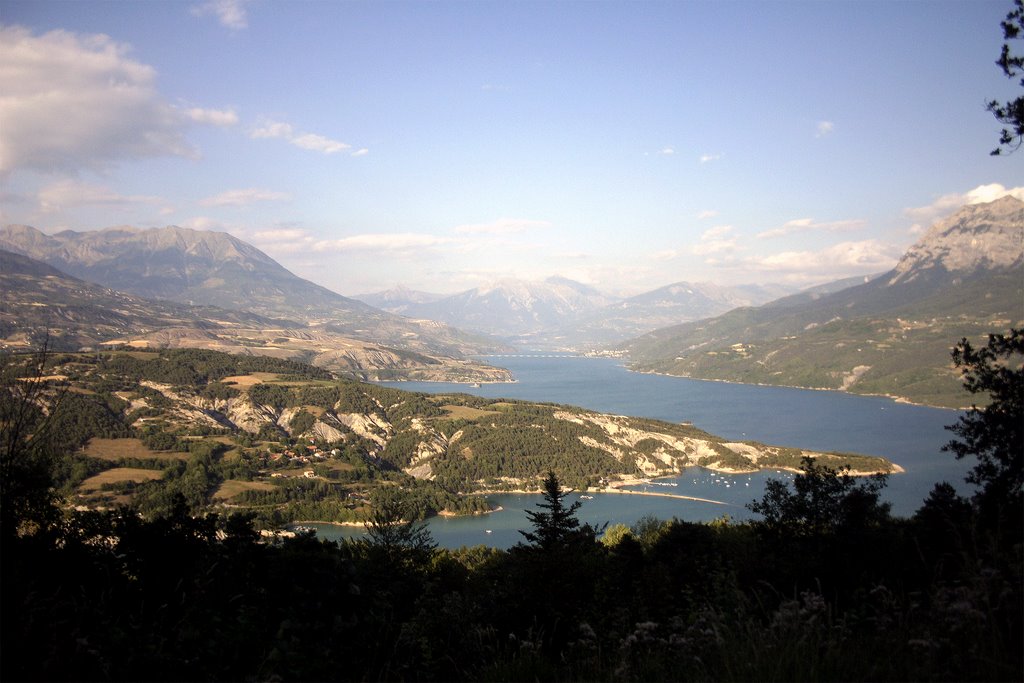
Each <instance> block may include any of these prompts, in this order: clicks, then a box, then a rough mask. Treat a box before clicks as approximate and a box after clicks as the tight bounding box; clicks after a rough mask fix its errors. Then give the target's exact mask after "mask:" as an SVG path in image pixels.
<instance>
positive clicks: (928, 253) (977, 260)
mask: <svg viewBox="0 0 1024 683" xmlns="http://www.w3.org/2000/svg"><path fill="white" fill-rule="evenodd" d="M1021 263H1024V202H1022V201H1021V200H1019V199H1016V198H1014V197H1011V196H1009V195H1007V196H1005V197H1003V198H1001V199H997V200H995V201H993V202H988V203H986V204H970V205H968V206H965V207H963V208H962V209H960V210H959V211H957V212H956V213H955V214H953V215H952V216H950V217H949V218H946V219H944V220H941V221H939V222H938V223H936V224H935V225H933V226H932V227H931V228H929V229H928V232H927V233H925V235H924V236H923V237H922V238H921V239H920V240H918V242H917V243H916V244H914V246H912V247H911V248H910V249H909V250H908V251H907V253H906V254H905V255H904V256H903V258H902V259H900V262H899V263H898V264H897V265H896V269H895V274H894V276H893V277H892V278H891V279H890V280H889V284H890V285H894V284H898V283H901V282H911V281H913V280H914V279H916V278H917V277H918V276H919V275H920V274H921V273H922V272H924V271H927V270H930V269H934V268H937V267H942V268H944V269H945V270H946V271H948V272H951V273H964V274H967V273H971V272H974V271H976V270H979V269H990V270H994V269H1000V270H1001V269H1006V268H1012V267H1013V266H1017V265H1020V264H1021Z"/></svg>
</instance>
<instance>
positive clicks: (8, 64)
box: [0, 26, 194, 173]
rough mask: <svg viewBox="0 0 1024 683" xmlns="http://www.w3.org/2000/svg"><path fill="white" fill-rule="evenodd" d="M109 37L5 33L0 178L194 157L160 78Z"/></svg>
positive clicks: (0, 54)
mask: <svg viewBox="0 0 1024 683" xmlns="http://www.w3.org/2000/svg"><path fill="white" fill-rule="evenodd" d="M129 52H130V48H129V47H128V46H127V45H125V44H123V43H118V42H115V41H114V40H112V39H111V38H110V37H108V36H105V35H78V34H75V33H70V32H68V31H60V30H58V31H50V32H49V33H45V34H43V35H40V36H36V35H33V34H32V32H31V31H30V30H28V29H26V28H23V27H19V26H8V27H0V64H3V68H2V69H0V93H3V97H2V98H0V121H3V125H0V173H10V172H12V171H14V170H20V169H35V170H40V171H43V172H45V173H54V172H70V173H74V172H77V171H79V170H82V169H85V168H89V169H104V168H106V167H108V166H110V165H111V164H112V163H113V162H117V161H122V160H128V159H141V158H147V157H158V156H168V155H178V156H194V151H193V149H192V148H191V146H190V145H189V144H188V143H187V142H186V141H185V138H184V135H183V132H184V129H185V125H186V123H187V121H188V119H187V116H186V115H184V114H182V112H181V111H180V110H178V109H176V108H175V107H173V106H171V105H170V104H169V103H168V102H167V101H166V100H165V99H164V98H163V97H161V96H160V94H159V93H158V92H157V90H156V85H155V83H156V70H155V69H153V67H151V66H149V65H146V64H143V63H141V62H139V61H136V60H134V59H131V58H130V57H129V56H128V54H129Z"/></svg>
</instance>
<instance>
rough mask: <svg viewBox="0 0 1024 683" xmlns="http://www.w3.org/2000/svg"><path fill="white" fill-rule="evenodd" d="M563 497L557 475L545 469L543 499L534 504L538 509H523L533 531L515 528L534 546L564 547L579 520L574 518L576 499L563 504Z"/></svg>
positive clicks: (547, 548)
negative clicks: (546, 472) (568, 503)
mask: <svg viewBox="0 0 1024 683" xmlns="http://www.w3.org/2000/svg"><path fill="white" fill-rule="evenodd" d="M565 496H566V494H565V492H564V491H562V489H561V486H560V485H559V483H558V477H556V476H555V473H554V472H548V476H547V478H546V479H545V480H544V502H542V503H537V507H538V508H541V510H527V511H526V516H527V517H529V518H530V522H531V523H532V524H533V531H532V532H530V531H522V530H520V531H519V533H521V534H522V535H523V536H524V537H525V538H526V540H527V541H529V542H530V543H531V544H532V545H534V546H535V547H538V548H540V549H541V550H545V551H549V550H554V549H556V548H560V547H564V546H566V545H567V544H568V542H569V541H570V540H571V539H572V538H573V537H575V536H576V535H577V534H578V532H579V528H580V520H579V519H577V517H576V510H578V509H579V508H580V502H579V501H576V502H575V503H573V504H572V505H569V506H566V505H565ZM544 510H546V511H547V512H544Z"/></svg>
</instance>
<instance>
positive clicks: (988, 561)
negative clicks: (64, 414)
mask: <svg viewBox="0 0 1024 683" xmlns="http://www.w3.org/2000/svg"><path fill="white" fill-rule="evenodd" d="M1022 355H1024V334H1022V333H1021V332H1020V331H1014V332H1011V333H1010V334H1009V335H1006V336H1001V335H1000V336H994V337H993V338H992V339H991V341H990V343H989V345H988V346H987V347H985V348H983V349H974V348H972V347H971V346H970V344H968V343H966V342H962V343H961V344H960V345H959V346H958V347H957V351H956V353H955V354H954V359H955V361H956V362H957V363H958V365H960V366H961V367H962V368H963V370H964V372H965V380H966V381H965V384H966V387H967V389H968V390H969V391H971V392H973V393H977V394H979V401H980V400H981V399H982V398H987V397H990V398H991V402H990V403H989V404H988V405H987V407H986V408H984V409H983V410H977V411H971V412H969V413H968V414H967V415H966V416H965V417H964V418H962V419H961V421H960V422H959V423H958V424H957V425H955V426H954V427H953V432H954V437H955V438H954V440H953V442H951V445H950V450H951V451H952V453H953V455H950V456H949V457H953V456H954V455H955V456H957V457H968V458H973V459H975V460H976V462H977V466H976V467H975V468H974V470H973V471H972V475H971V480H972V482H973V483H975V484H976V485H977V493H976V495H975V496H974V497H973V498H972V499H966V498H963V497H961V496H959V495H957V494H956V492H955V491H954V489H953V488H952V487H951V486H949V485H948V484H939V485H937V486H936V487H935V489H934V490H933V491H932V493H931V495H930V496H929V498H928V499H927V500H926V501H925V503H924V505H923V506H922V508H921V509H920V510H918V512H917V513H916V514H915V515H914V516H913V517H912V518H910V519H896V518H892V517H891V516H890V515H889V510H888V507H887V505H885V504H883V503H881V502H880V500H879V490H880V487H881V486H882V485H883V484H884V481H883V480H881V479H869V480H867V481H858V480H854V479H851V478H849V477H845V476H843V475H842V474H841V473H837V472H835V471H833V470H829V469H828V468H825V467H822V466H820V465H817V464H816V463H814V462H813V461H806V462H805V463H804V470H803V474H801V475H799V476H798V477H797V478H796V480H795V482H794V486H793V487H792V488H788V487H786V486H785V485H783V484H781V483H780V484H778V485H777V486H771V487H769V489H768V491H767V492H766V495H765V497H764V498H763V499H762V500H760V501H757V502H755V503H753V504H752V509H754V510H755V511H756V512H758V513H760V514H761V515H762V517H763V521H760V522H755V523H747V524H735V523H729V522H727V521H722V522H719V523H712V524H693V523H687V522H683V521H678V520H673V521H667V522H666V521H660V520H656V519H646V520H643V521H642V522H641V523H639V524H637V525H636V526H634V527H633V528H629V529H627V528H625V527H623V526H616V527H612V528H608V529H601V530H597V529H593V528H590V527H588V526H586V525H583V526H581V525H580V524H579V522H578V520H577V519H576V517H575V514H574V513H575V510H574V508H573V507H572V506H566V505H565V504H564V498H563V494H562V491H561V489H560V488H559V482H558V480H557V478H556V477H555V476H554V475H550V476H549V478H548V480H547V481H546V482H545V495H544V498H543V502H542V503H541V504H540V505H539V506H538V508H537V511H535V512H534V513H533V514H531V516H530V523H531V528H530V529H526V530H524V534H523V543H522V544H520V545H519V546H517V547H515V548H513V549H511V550H509V551H498V550H493V549H489V548H484V547H476V548H468V549H461V550H443V549H438V548H436V547H435V546H434V544H433V542H432V541H431V539H430V537H429V535H428V534H426V533H425V532H424V530H423V529H422V527H419V526H417V525H415V524H412V523H409V522H403V521H402V520H403V519H404V518H406V517H408V516H409V515H407V514H406V511H405V510H404V509H403V508H404V503H403V501H402V500H400V499H388V498H387V497H386V496H385V497H381V498H379V499H378V500H377V501H375V506H374V508H373V512H372V515H371V516H370V518H369V523H370V532H371V533H370V534H369V539H368V540H367V541H363V542H349V543H342V544H336V543H328V542H322V541H319V540H317V539H316V538H315V537H311V536H302V535H300V536H298V537H296V538H291V539H281V540H277V541H275V542H263V541H261V539H260V537H259V535H258V533H257V532H256V531H254V527H253V525H252V520H251V519H250V518H248V517H246V516H242V515H238V516H223V515H222V516H218V515H213V514H209V515H205V516H197V517H193V515H192V514H191V510H190V508H189V506H188V503H187V500H186V498H185V496H183V495H179V496H178V497H177V498H176V499H175V501H174V504H173V505H171V506H170V508H169V509H168V510H166V511H164V512H163V513H161V514H159V515H152V516H140V515H139V514H138V513H137V512H136V511H134V510H131V509H129V508H121V509H119V510H113V511H106V512H95V511H85V512H74V511H69V510H66V509H63V508H62V507H61V506H60V504H59V501H58V500H57V498H56V495H55V489H54V488H53V486H52V482H53V477H54V474H53V469H54V458H53V457H52V456H53V453H52V452H51V450H50V449H49V448H48V446H47V444H48V439H47V433H46V430H45V429H44V428H43V427H42V426H41V424H40V423H38V422H34V420H37V419H38V416H37V415H36V413H35V412H33V411H32V410H28V409H26V408H25V406H24V404H23V403H19V402H18V401H16V400H13V398H14V397H15V396H16V392H11V391H9V389H8V388H7V387H5V388H4V392H3V394H2V398H3V401H4V403H3V406H2V408H3V413H2V414H0V425H2V427H3V434H2V437H3V438H2V442H0V448H2V449H3V450H2V451H0V457H2V460H0V466H2V469H0V484H2V487H3V488H2V494H3V495H2V497H0V543H2V547H0V551H2V558H0V559H2V564H0V568H2V577H0V578H2V595H0V597H2V603H0V615H2V643H0V645H2V650H0V654H2V657H0V678H2V679H3V680H4V681H13V680H226V681H242V680H422V681H448V680H595V681H603V680H608V681H619V680H622V681H632V680H655V681H665V680H759V681H760V680H787V681H790V680H948V681H959V680H1020V679H1021V678H1022V675H1024V665H1022V650H1024V648H1022V639H1024V632H1022V614H1024V602H1022V578H1024V577H1022V552H1021V540H1022V539H1021V536H1022V534H1021V532H1022V514H1024V512H1022V506H1021V499H1022V498H1021V479H1022V477H1021V458H1022V457H1024V436H1022V429H1024V370H1022V369H1021V366H1020V360H1021V357H1022Z"/></svg>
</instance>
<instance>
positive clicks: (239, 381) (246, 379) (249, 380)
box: [221, 372, 281, 389]
mask: <svg viewBox="0 0 1024 683" xmlns="http://www.w3.org/2000/svg"><path fill="white" fill-rule="evenodd" d="M280 376H281V374H280V373H277V372H254V373H252V374H249V375H232V376H231V377H225V378H224V379H222V380H221V382H223V383H224V384H231V385H234V386H235V387H237V388H239V389H248V388H249V387H252V386H255V385H257V384H262V383H264V382H272V381H274V380H276V379H277V378H279V377H280Z"/></svg>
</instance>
